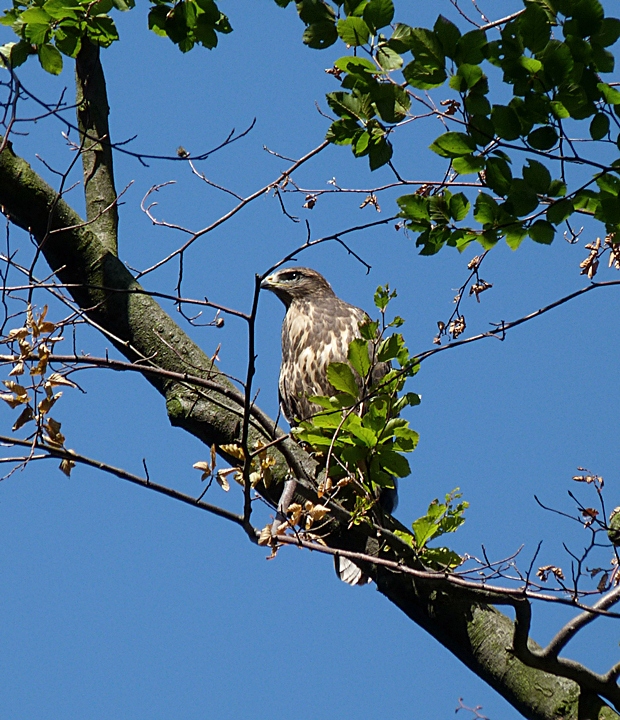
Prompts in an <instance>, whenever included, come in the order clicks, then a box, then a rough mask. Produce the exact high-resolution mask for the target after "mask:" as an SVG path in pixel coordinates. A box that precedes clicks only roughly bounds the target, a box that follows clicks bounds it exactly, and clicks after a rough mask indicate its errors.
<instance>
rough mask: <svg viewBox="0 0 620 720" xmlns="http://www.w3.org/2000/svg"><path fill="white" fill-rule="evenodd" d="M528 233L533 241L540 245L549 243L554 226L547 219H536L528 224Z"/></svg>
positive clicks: (553, 233)
mask: <svg viewBox="0 0 620 720" xmlns="http://www.w3.org/2000/svg"><path fill="white" fill-rule="evenodd" d="M528 234H529V236H530V237H531V238H532V240H533V241H534V242H537V243H541V244H542V245H551V243H552V242H553V237H554V235H555V228H554V227H553V225H552V224H551V223H550V222H548V221H547V220H537V221H536V222H535V223H533V224H532V225H530V227H529V229H528Z"/></svg>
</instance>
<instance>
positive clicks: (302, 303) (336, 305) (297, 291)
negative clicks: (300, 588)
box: [261, 267, 397, 585]
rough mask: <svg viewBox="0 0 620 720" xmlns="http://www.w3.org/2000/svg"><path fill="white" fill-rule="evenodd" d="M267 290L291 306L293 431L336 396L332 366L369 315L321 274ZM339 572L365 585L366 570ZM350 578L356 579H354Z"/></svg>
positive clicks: (287, 319) (284, 388)
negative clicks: (317, 400) (316, 400)
mask: <svg viewBox="0 0 620 720" xmlns="http://www.w3.org/2000/svg"><path fill="white" fill-rule="evenodd" d="M261 287H262V288H263V289H265V290H270V291H271V292H273V293H275V294H276V295H277V296H278V297H279V298H280V300H281V301H282V302H283V303H284V305H285V307H286V315H285V316H284V322H283V323H282V365H281V367H280V380H279V391H280V405H281V407H282V412H283V414H284V416H285V417H286V419H287V420H288V421H289V423H290V424H291V426H295V425H296V424H298V423H299V422H301V421H303V420H307V419H308V418H309V417H311V416H312V415H313V413H316V412H318V411H319V410H320V407H319V406H318V405H315V404H313V403H311V402H310V401H309V400H308V397H310V396H312V395H328V396H329V395H334V394H336V390H334V388H333V387H332V386H331V385H330V383H329V382H328V380H327V367H328V365H329V364H330V363H332V362H346V361H347V355H348V351H349V344H350V343H351V341H352V340H354V339H355V338H358V337H360V331H359V323H360V322H363V321H364V320H366V319H368V316H367V315H366V313H365V312H364V311H363V310H361V309H360V308H358V307H355V306H354V305H349V303H346V302H344V300H341V299H340V298H339V297H337V295H336V293H335V292H334V291H333V290H332V288H331V285H330V284H329V283H328V282H327V280H326V279H325V278H324V277H323V276H322V275H320V274H319V273H318V272H316V270H312V269H311V268H305V267H294V268H285V269H282V270H278V271H277V272H276V273H274V274H273V275H270V276H269V277H268V278H266V279H265V280H263V282H262V283H261ZM388 369H389V366H388V365H387V364H386V363H380V364H378V365H377V366H376V367H375V371H374V375H373V378H372V379H373V382H377V381H378V380H380V379H381V377H382V376H383V375H384V374H385V373H386V372H387V371H388ZM396 500H397V497H396V490H395V489H393V490H388V489H386V490H384V491H383V492H382V493H381V498H380V503H381V506H382V507H383V508H384V509H385V510H386V511H387V512H392V510H393V509H394V508H395V507H396ZM337 561H338V562H337V564H336V572H337V573H338V576H339V577H340V579H342V580H345V582H349V583H350V584H352V585H355V584H360V583H361V582H364V581H365V580H364V579H363V578H364V576H363V574H362V572H361V570H360V569H359V568H358V567H357V566H355V565H353V564H352V563H350V562H349V561H348V560H345V558H337ZM348 574H351V575H352V576H353V575H355V576H357V577H356V578H355V577H351V578H349V576H348Z"/></svg>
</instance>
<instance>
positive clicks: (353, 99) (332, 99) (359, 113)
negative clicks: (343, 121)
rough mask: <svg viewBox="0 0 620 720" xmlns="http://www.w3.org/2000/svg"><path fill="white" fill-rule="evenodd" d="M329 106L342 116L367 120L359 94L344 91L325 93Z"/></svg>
mask: <svg viewBox="0 0 620 720" xmlns="http://www.w3.org/2000/svg"><path fill="white" fill-rule="evenodd" d="M325 99H326V100H327V104H328V105H329V107H330V108H331V109H332V110H333V111H334V112H335V113H336V115H338V116H339V117H342V118H348V119H353V120H355V119H360V120H367V119H368V114H367V113H366V110H365V108H364V107H363V105H362V100H361V99H360V97H359V96H357V95H353V94H351V93H346V92H341V91H338V92H333V93H327V95H326V96H325Z"/></svg>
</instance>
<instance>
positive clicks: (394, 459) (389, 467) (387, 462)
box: [377, 447, 411, 478]
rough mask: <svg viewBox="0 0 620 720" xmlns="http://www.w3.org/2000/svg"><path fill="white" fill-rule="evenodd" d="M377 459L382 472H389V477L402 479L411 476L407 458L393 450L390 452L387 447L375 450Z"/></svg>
mask: <svg viewBox="0 0 620 720" xmlns="http://www.w3.org/2000/svg"><path fill="white" fill-rule="evenodd" d="M377 458H378V460H379V463H380V465H381V467H382V468H383V470H386V471H387V472H389V473H390V475H395V476H396V477H400V478H404V477H407V475H410V474H411V468H410V467H409V462H408V461H407V458H405V457H403V456H402V455H401V454H400V453H398V452H396V451H394V450H390V449H388V448H387V447H380V448H379V449H378V450H377Z"/></svg>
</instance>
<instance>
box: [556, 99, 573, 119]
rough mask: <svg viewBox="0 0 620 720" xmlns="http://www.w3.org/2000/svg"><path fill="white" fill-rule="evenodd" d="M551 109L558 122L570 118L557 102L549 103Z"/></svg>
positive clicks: (562, 106)
mask: <svg viewBox="0 0 620 720" xmlns="http://www.w3.org/2000/svg"><path fill="white" fill-rule="evenodd" d="M551 109H552V110H553V114H554V115H555V116H556V118H558V120H566V118H569V117H570V113H569V112H568V110H567V109H566V108H565V107H564V105H563V104H562V103H561V102H560V101H559V100H552V101H551Z"/></svg>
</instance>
